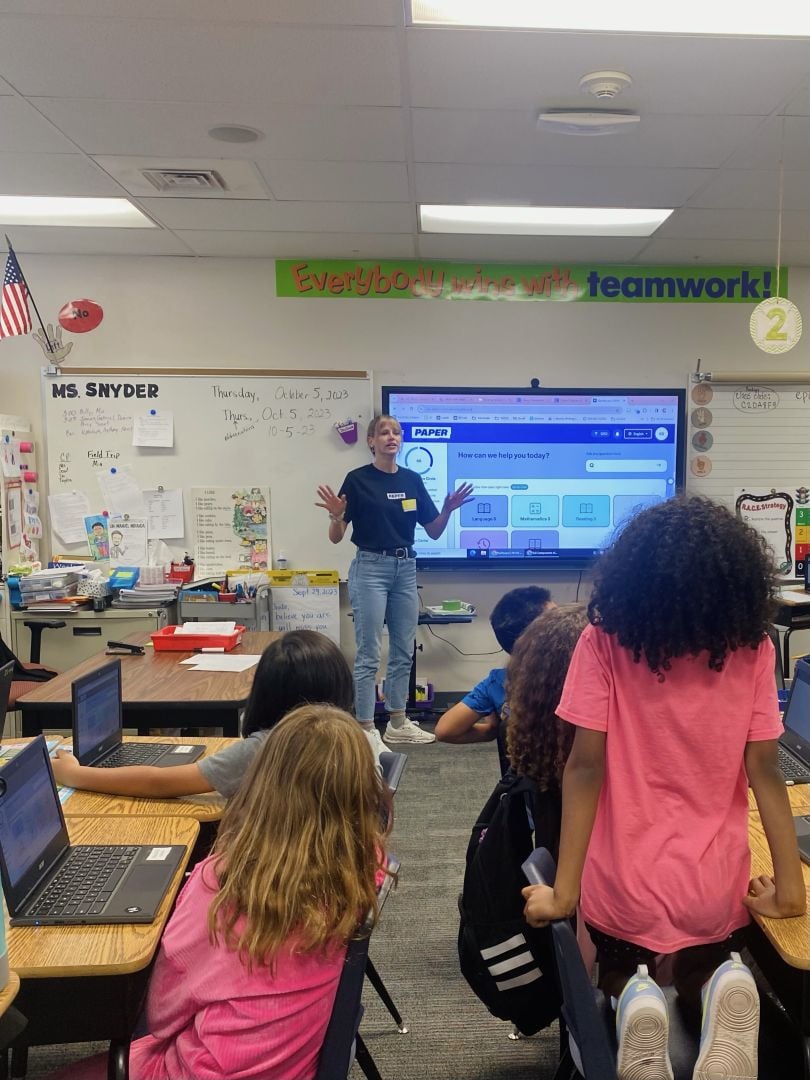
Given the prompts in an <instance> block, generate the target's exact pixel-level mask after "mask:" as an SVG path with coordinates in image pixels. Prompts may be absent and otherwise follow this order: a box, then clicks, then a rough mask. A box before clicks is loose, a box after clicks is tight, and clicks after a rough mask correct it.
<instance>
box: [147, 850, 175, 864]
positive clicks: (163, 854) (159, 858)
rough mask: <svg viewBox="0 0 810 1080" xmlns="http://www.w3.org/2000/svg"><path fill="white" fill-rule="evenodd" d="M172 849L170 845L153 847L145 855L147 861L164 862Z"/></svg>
mask: <svg viewBox="0 0 810 1080" xmlns="http://www.w3.org/2000/svg"><path fill="white" fill-rule="evenodd" d="M171 853H172V849H171V848H170V847H153V848H152V850H151V851H150V852H149V854H148V855H147V856H146V861H147V862H165V861H166V860H167V859H168V857H169V856H170V855H171Z"/></svg>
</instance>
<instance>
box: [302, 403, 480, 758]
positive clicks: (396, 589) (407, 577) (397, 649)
mask: <svg viewBox="0 0 810 1080" xmlns="http://www.w3.org/2000/svg"><path fill="white" fill-rule="evenodd" d="M367 442H368V446H369V449H370V450H371V453H372V455H373V458H374V460H373V461H372V462H371V464H369V465H364V466H362V468H359V469H353V470H352V471H351V472H350V473H349V474H348V475H347V477H346V479H345V480H344V481H343V484H342V486H341V488H340V491H339V492H338V493H337V495H336V494H335V493H334V491H333V490H332V489H331V488H330V487H328V486H327V485H325V484H324V485H321V486H320V487H319V488H318V496H319V498H320V500H321V501H320V502H317V503H315V505H316V506H321V507H323V508H324V509H325V510H327V511H328V513H329V539H330V540H331V541H332V543H333V544H339V543H340V541H341V540H342V539H343V537H344V535H345V533H346V529H347V527H348V526H349V525H350V524H351V526H352V535H351V541H352V543H353V544H356V545H357V554H356V555H355V557H354V559H353V560H352V564H351V566H350V567H349V600H350V602H351V605H352V611H353V613H354V634H355V639H356V642H357V654H356V657H355V661H354V707H355V713H356V716H357V719H358V721H359V722H360V723H361V724H362V726H363V727H364V728H365V729H366V730H367V731H371V732H375V731H376V729H375V727H374V705H375V700H376V695H375V682H376V678H377V670H378V668H379V664H380V648H381V643H382V630H383V623H386V624H387V626H388V669H387V671H386V675H385V700H386V707H387V709H388V725H387V727H386V729H385V735H384V738H385V740H386V742H389V743H431V742H433V741H434V739H435V736H434V735H431V734H430V733H429V732H427V731H422V729H421V728H420V727H418V726H417V725H416V724H414V723H412V722H411V721H410V720H409V719H408V718H407V716H406V715H405V705H406V702H407V699H408V681H409V678H410V672H411V662H412V659H413V642H414V637H415V636H416V625H417V619H418V616H419V600H418V596H417V592H416V553H415V552H414V550H413V537H414V531H415V529H416V525H417V523H418V524H419V525H421V526H422V527H423V528H424V530H425V532H426V533H427V534H428V536H429V537H430V538H431V540H438V538H439V537H440V536H441V535H442V533H443V532H444V530H445V529H446V528H447V523H448V521H449V520H450V515H451V514H452V513H453V511H454V510H457V509H458V508H459V507H460V506H462V505H463V504H464V503H466V502H469V500H470V498H471V496H472V490H473V489H472V484H462V485H461V487H460V488H458V490H457V491H454V492H452V493H450V494H449V495H447V496H446V497H445V500H444V503H443V505H442V509H441V512H439V511H438V510H437V509H436V505H435V503H434V502H433V500H432V499H431V497H430V496H429V495H428V493H427V491H426V490H425V485H424V484H423V482H422V478H421V477H420V476H419V474H418V473H415V472H413V471H412V470H411V469H404V468H402V467H401V466H400V465H398V464H397V454H399V450H400V447H401V446H402V428H401V427H400V425H399V421H398V420H396V419H395V418H394V417H393V416H386V415H383V416H378V417H376V418H375V419H374V420H372V421H371V423H370V424H369V427H368V435H367ZM383 749H384V747H383Z"/></svg>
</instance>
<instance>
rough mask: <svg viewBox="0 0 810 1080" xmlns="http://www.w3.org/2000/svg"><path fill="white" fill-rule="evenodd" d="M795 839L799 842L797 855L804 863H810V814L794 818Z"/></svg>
mask: <svg viewBox="0 0 810 1080" xmlns="http://www.w3.org/2000/svg"><path fill="white" fill-rule="evenodd" d="M793 824H794V825H795V827H796V839H797V840H798V841H799V854H800V855H801V857H802V859H804V861H805V862H806V863H810V814H805V815H804V816H803V817H795V818H794V819H793Z"/></svg>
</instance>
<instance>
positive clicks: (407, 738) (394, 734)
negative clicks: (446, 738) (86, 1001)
mask: <svg viewBox="0 0 810 1080" xmlns="http://www.w3.org/2000/svg"><path fill="white" fill-rule="evenodd" d="M383 738H384V739H385V741H386V742H387V743H432V742H435V741H436V736H435V735H432V734H431V733H430V732H429V731H423V730H422V729H421V728H420V727H417V726H416V724H414V723H413V721H412V720H406V721H405V723H404V724H403V725H402V726H401V727H394V726H393V725H392V724H390V723H388V724H386V725H385V734H384V735H383Z"/></svg>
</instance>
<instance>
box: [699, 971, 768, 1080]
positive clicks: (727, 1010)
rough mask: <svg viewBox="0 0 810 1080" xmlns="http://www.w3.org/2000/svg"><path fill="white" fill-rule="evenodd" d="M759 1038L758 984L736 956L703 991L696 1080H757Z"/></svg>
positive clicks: (716, 974) (716, 973) (716, 972)
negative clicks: (716, 1079)
mask: <svg viewBox="0 0 810 1080" xmlns="http://www.w3.org/2000/svg"><path fill="white" fill-rule="evenodd" d="M758 1035H759V993H758V992H757V984H756V983H755V982H754V976H753V975H752V974H751V972H750V970H749V969H748V968H747V967H746V966H745V964H744V963H743V962H742V960H741V959H740V954H739V953H736V952H733V953H732V954H731V959H730V960H727V961H726V962H725V964H721V965H720V967H719V968H718V969H717V970H716V971H715V973H714V975H712V977H711V979H710V980H709V981H708V982H707V983H706V985H705V986H704V987H703V1022H702V1024H701V1031H700V1053H699V1054H698V1059H697V1061H696V1062H695V1071H694V1073H693V1074H692V1075H693V1080H711V1078H712V1077H719V1076H727V1077H735V1080H736V1078H739V1080H754V1078H755V1077H756V1076H757V1075H758V1072H757V1037H758Z"/></svg>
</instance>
